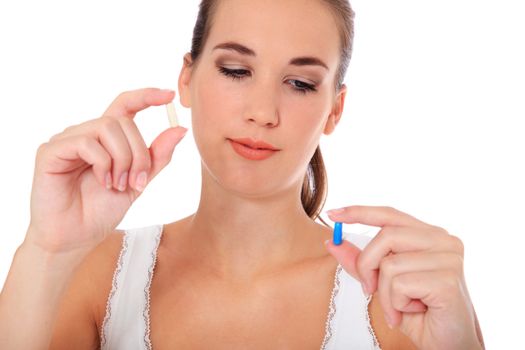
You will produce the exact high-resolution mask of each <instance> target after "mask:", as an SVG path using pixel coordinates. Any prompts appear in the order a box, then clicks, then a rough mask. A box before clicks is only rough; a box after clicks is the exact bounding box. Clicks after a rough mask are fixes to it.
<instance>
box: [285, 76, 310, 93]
mask: <svg viewBox="0 0 525 350" xmlns="http://www.w3.org/2000/svg"><path fill="white" fill-rule="evenodd" d="M288 81H292V82H295V84H294V86H295V87H294V90H295V91H297V92H300V93H302V94H306V93H307V92H311V91H317V89H316V88H315V85H311V84H307V83H305V82H304V81H300V80H295V79H290V80H288Z"/></svg>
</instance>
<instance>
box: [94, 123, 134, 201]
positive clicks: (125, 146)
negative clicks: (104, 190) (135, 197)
mask: <svg viewBox="0 0 525 350" xmlns="http://www.w3.org/2000/svg"><path fill="white" fill-rule="evenodd" d="M97 137H98V138H99V140H100V143H101V144H102V146H104V148H105V149H106V150H107V151H108V153H109V154H110V155H111V158H112V160H113V164H112V172H111V173H112V178H113V187H114V188H116V189H118V190H119V191H121V192H123V191H124V190H125V189H126V187H127V183H128V176H129V168H130V165H131V161H132V153H131V147H130V145H129V142H128V138H127V137H126V134H125V133H124V131H123V130H122V127H121V125H120V123H119V121H118V120H117V119H114V118H107V117H102V118H100V126H99V129H98V135H97Z"/></svg>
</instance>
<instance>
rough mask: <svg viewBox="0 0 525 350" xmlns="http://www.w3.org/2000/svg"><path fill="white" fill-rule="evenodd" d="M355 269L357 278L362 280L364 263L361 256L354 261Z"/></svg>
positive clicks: (364, 268) (364, 269) (364, 270)
mask: <svg viewBox="0 0 525 350" xmlns="http://www.w3.org/2000/svg"><path fill="white" fill-rule="evenodd" d="M356 269H357V273H358V274H359V277H361V278H363V277H364V275H365V272H366V261H365V259H364V258H363V254H360V255H359V257H358V258H357V261H356Z"/></svg>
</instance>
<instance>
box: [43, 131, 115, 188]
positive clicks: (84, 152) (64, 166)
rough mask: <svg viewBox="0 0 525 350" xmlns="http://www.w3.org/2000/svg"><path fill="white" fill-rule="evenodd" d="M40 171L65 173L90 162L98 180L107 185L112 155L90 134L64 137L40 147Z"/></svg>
mask: <svg viewBox="0 0 525 350" xmlns="http://www.w3.org/2000/svg"><path fill="white" fill-rule="evenodd" d="M37 159H38V164H37V168H38V169H39V171H42V172H45V173H47V174H64V173H69V172H71V171H74V170H76V169H78V168H80V167H83V166H85V165H86V164H89V165H91V166H93V174H94V175H95V178H96V179H97V181H98V182H99V183H100V184H101V185H103V186H106V174H108V172H109V171H110V169H111V156H110V155H109V153H108V152H107V151H106V149H104V147H102V145H101V144H100V143H99V142H97V140H95V139H93V138H91V137H88V136H75V137H70V138H63V139H60V140H57V141H54V142H50V143H46V144H43V145H41V146H40V147H39V149H38V157H37Z"/></svg>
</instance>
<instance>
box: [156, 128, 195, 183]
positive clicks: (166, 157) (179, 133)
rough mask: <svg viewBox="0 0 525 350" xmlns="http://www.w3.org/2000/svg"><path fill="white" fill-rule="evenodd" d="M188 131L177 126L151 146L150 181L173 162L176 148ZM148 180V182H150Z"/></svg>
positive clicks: (168, 130)
mask: <svg viewBox="0 0 525 350" xmlns="http://www.w3.org/2000/svg"><path fill="white" fill-rule="evenodd" d="M187 131H188V129H186V128H184V127H182V126H177V127H175V128H169V129H167V130H164V131H163V132H162V133H161V134H160V135H159V136H157V138H156V139H155V140H153V142H152V143H151V146H150V149H149V151H150V156H151V172H150V175H149V179H150V180H152V179H153V178H154V177H155V176H157V174H158V173H159V172H160V171H161V170H162V169H164V167H165V166H166V165H168V163H169V162H170V161H171V157H172V156H173V151H174V150H175V146H177V144H178V143H179V142H180V141H181V140H182V138H183V137H184V135H186V132H187ZM150 180H148V181H150Z"/></svg>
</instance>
